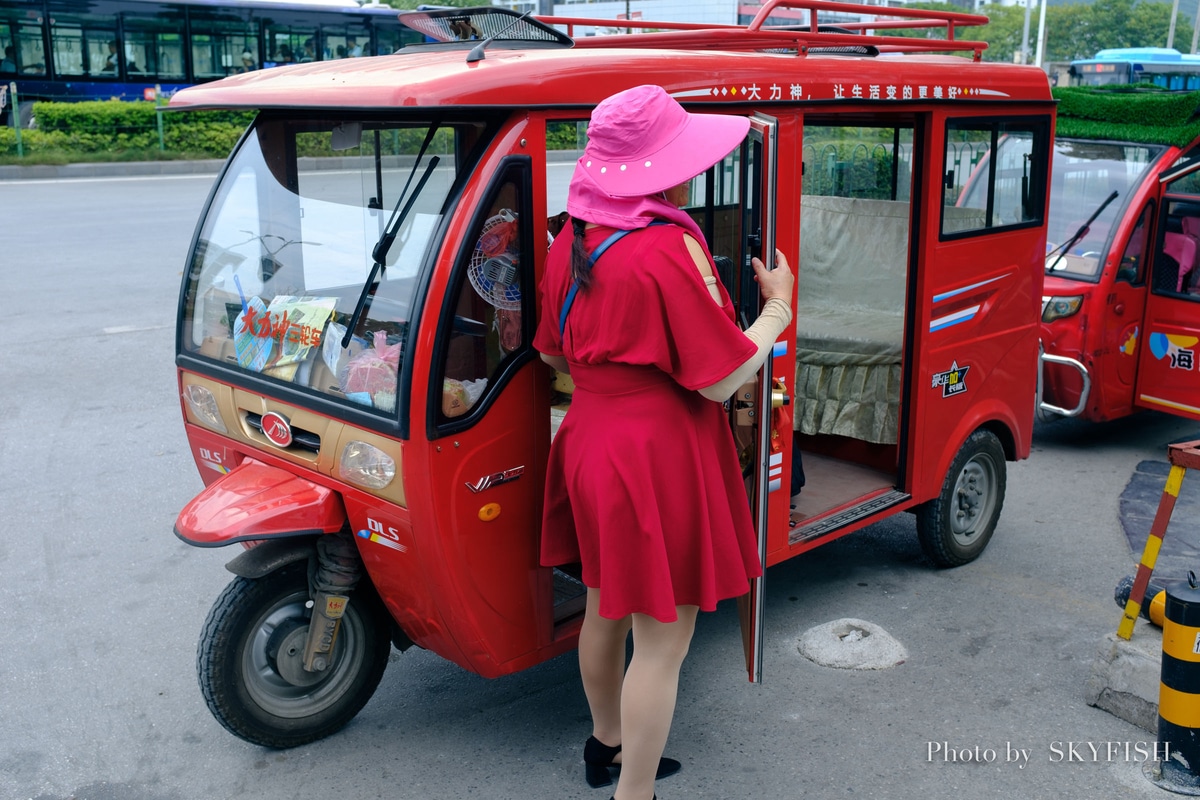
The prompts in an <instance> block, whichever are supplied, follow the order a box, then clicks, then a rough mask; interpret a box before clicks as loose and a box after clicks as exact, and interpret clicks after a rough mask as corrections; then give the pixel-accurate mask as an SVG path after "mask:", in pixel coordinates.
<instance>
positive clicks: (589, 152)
mask: <svg viewBox="0 0 1200 800" xmlns="http://www.w3.org/2000/svg"><path fill="white" fill-rule="evenodd" d="M749 130H750V120H749V119H747V118H746V117H742V116H729V115H724V114H691V113H688V112H687V111H684V109H683V106H681V105H679V103H677V102H676V101H675V100H674V99H673V98H672V97H671V96H670V95H668V94H667V93H666V92H665V91H664V90H663V88H662V87H661V86H636V87H634V88H632V89H626V90H625V91H623V92H618V93H617V94H614V95H613V96H612V97H609V98H607V99H605V100H603V101H601V102H600V104H599V105H597V106H596V108H595V110H594V111H592V121H591V123H590V124H589V125H588V143H587V147H585V148H584V151H583V157H582V158H580V159H579V163H578V165H577V166H576V170H582V171H584V172H586V173H587V175H588V177H590V178H591V179H592V180H593V181H594V182H595V183H596V185H597V186H598V187H599V188H600V189H601V190H603V191H604V192H607V193H608V194H610V195H612V196H614V197H642V196H646V195H653V194H658V193H659V192H663V191H666V190H667V189H670V188H671V187H672V186H678V185H679V184H681V183H683V182H684V181H686V180H688V179H689V178H694V177H695V176H697V175H699V174H700V173H701V172H703V171H704V170H706V169H708V168H709V167H711V166H712V165H713V164H715V163H717V162H718V161H720V160H721V159H722V158H724V157H725V156H727V155H728V154H729V153H730V151H732V150H733V148H734V147H736V146H737V145H738V143H739V142H740V141H741V140H742V139H744V138H745V136H746V132H747V131H749Z"/></svg>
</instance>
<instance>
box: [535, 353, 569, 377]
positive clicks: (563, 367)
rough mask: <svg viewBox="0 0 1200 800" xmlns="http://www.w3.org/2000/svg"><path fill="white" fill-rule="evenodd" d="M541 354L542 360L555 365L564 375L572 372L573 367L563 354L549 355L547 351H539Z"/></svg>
mask: <svg viewBox="0 0 1200 800" xmlns="http://www.w3.org/2000/svg"><path fill="white" fill-rule="evenodd" d="M539 355H540V356H541V357H542V361H545V362H546V363H547V364H549V365H550V366H551V367H554V369H556V370H558V371H559V372H561V373H563V374H564V375H570V374H571V368H570V366H568V365H567V359H566V358H564V357H563V356H551V355H547V354H546V353H539Z"/></svg>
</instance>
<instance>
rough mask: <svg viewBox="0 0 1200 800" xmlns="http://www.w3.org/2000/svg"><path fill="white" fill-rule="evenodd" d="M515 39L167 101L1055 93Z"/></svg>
mask: <svg viewBox="0 0 1200 800" xmlns="http://www.w3.org/2000/svg"><path fill="white" fill-rule="evenodd" d="M614 38H615V37H614ZM638 38H640V37H638ZM461 44H462V45H477V44H478V42H463V43H461ZM436 47H443V48H444V47H446V46H445V45H438V46H436ZM451 47H453V45H451ZM510 48H511V45H510V44H508V43H504V44H501V43H495V44H494V45H492V46H489V47H488V48H487V49H486V52H485V57H484V58H483V59H482V60H479V61H475V62H473V63H469V62H468V60H467V53H468V50H469V49H470V48H469V47H463V48H462V49H429V48H428V47H423V46H416V47H408V48H404V49H403V50H401V51H399V52H397V53H396V54H394V55H390V56H376V57H372V58H357V59H345V60H339V61H322V62H313V63H308V64H296V65H288V66H284V67H274V68H271V69H265V70H259V71H257V72H252V73H245V74H241V75H235V76H231V77H228V78H225V79H222V80H220V81H216V82H214V83H207V84H202V85H198V86H193V87H189V88H187V89H183V90H181V91H179V92H177V93H176V94H175V95H174V96H173V97H172V98H171V103H170V106H171V108H181V109H205V108H318V109H320V108H325V109H331V110H332V109H395V108H418V107H425V108H439V107H446V106H459V107H492V108H494V107H513V106H521V107H539V106H555V107H559V106H573V105H577V106H581V107H590V106H593V105H595V104H596V103H598V102H599V101H600V100H602V99H604V98H605V97H607V96H609V95H611V94H613V93H615V92H617V91H620V90H622V89H626V88H629V87H630V86H634V85H637V84H643V83H654V84H658V85H661V86H663V87H664V88H665V89H667V91H669V92H670V93H672V94H673V95H674V96H675V97H676V98H677V99H679V100H680V101H681V102H692V103H716V104H735V103H744V102H755V103H760V104H761V103H762V102H768V101H770V100H773V99H774V100H779V101H792V100H803V101H805V102H812V103H821V102H829V103H839V102H847V101H852V100H856V99H857V98H855V96H854V91H855V88H854V87H856V86H857V87H858V88H859V92H860V93H861V99H862V100H863V101H867V100H870V99H872V92H873V91H874V92H877V93H878V98H879V99H878V101H877V102H878V103H879V104H880V105H883V104H889V103H890V104H900V103H902V102H904V100H905V99H906V98H905V94H906V92H905V89H906V87H907V88H908V89H909V90H910V94H911V99H912V100H914V101H919V100H920V98H921V94H920V92H921V89H922V87H924V88H925V90H926V92H927V93H928V94H927V98H926V99H927V101H929V100H932V99H933V97H934V90H935V88H936V89H937V90H938V92H939V93H942V94H943V95H944V96H946V97H948V98H949V97H951V96H953V100H952V101H953V102H957V103H962V102H972V101H1020V102H1038V101H1049V100H1050V99H1051V97H1050V90H1049V86H1048V83H1047V81H1046V76H1045V73H1044V72H1042V71H1041V70H1040V69H1038V68H1037V67H1031V66H1016V65H1011V64H1002V63H992V62H976V61H973V60H972V59H971V58H965V57H961V56H953V55H941V54H920V55H890V54H883V55H878V56H859V55H842V54H837V55H834V54H814V53H810V54H808V55H804V56H801V55H797V54H796V53H790V54H787V53H770V52H761V51H740V52H728V51H720V50H691V51H684V50H680V49H646V48H641V47H639V48H633V47H630V48H623V47H574V48H533V49H510ZM901 62H902V65H901ZM872 87H874V88H872ZM952 89H953V91H951V90H952ZM839 92H840V93H841V95H842V96H841V97H839ZM889 92H890V93H891V97H889Z"/></svg>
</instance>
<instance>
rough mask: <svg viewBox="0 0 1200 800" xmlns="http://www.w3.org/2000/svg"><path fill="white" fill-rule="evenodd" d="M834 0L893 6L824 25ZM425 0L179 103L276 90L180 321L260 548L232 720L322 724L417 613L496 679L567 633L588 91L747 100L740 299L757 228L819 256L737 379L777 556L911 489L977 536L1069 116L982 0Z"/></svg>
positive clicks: (1000, 460) (328, 723)
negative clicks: (405, 38) (422, 7)
mask: <svg viewBox="0 0 1200 800" xmlns="http://www.w3.org/2000/svg"><path fill="white" fill-rule="evenodd" d="M826 10H838V11H846V10H852V11H855V12H858V13H862V14H869V15H882V16H880V17H879V18H877V19H871V18H866V19H867V20H868V21H866V22H861V23H858V22H852V23H845V24H844V25H841V26H839V27H838V28H835V29H830V28H826V27H825V26H824V25H820V24H818V16H819V14H818V12H824V11H826ZM402 18H403V21H404V23H405V24H407V25H409V26H411V27H413V28H415V29H416V30H417V31H419V32H420V33H421V34H422V35H423V36H424V37H425V38H426V40H427V43H426V44H423V45H418V46H411V47H406V48H404V49H403V50H400V51H399V52H397V53H396V54H394V55H391V56H381V57H376V58H363V59H347V60H343V61H337V62H328V63H312V64H302V65H295V66H289V67H282V68H277V69H270V70H263V71H259V72H255V73H252V74H247V75H241V76H236V77H232V78H228V79H225V80H222V81H219V82H217V83H212V84H207V85H204V86H197V87H193V88H189V89H186V90H184V91H181V92H179V93H178V94H176V95H175V96H174V97H173V98H172V100H171V108H179V109H207V108H244V109H257V110H258V115H257V118H256V119H255V121H254V123H253V124H252V125H251V126H250V127H249V129H248V130H247V131H246V133H245V135H244V137H243V138H242V140H241V141H240V142H239V144H238V145H237V147H236V149H235V150H234V152H233V154H232V155H231V156H230V158H229V160H228V162H227V164H226V165H225V167H224V169H223V171H222V172H221V175H220V177H219V179H218V180H217V182H216V184H215V186H214V189H213V191H212V194H211V196H210V198H209V199H208V201H207V203H206V205H205V207H204V210H203V215H202V218H201V219H200V222H199V225H198V227H197V230H196V235H195V240H194V243H193V245H192V248H191V251H190V254H189V256H188V262H187V266H186V270H185V274H184V279H183V285H182V292H181V296H180V303H179V324H178V329H177V332H176V360H177V365H178V374H179V389H180V394H181V399H182V410H183V416H184V422H185V429H186V432H187V437H188V441H189V443H190V446H191V449H192V452H193V454H194V456H195V460H196V464H197V466H198V467H199V470H200V475H201V477H202V478H203V480H204V483H205V484H206V487H205V489H204V490H203V491H202V492H201V493H200V494H199V495H198V496H197V497H196V498H195V499H194V500H192V501H191V502H190V503H188V504H187V506H186V507H185V508H184V509H183V511H182V512H181V514H180V515H179V519H178V522H177V524H176V528H175V530H176V533H177V535H178V536H179V537H180V538H182V539H183V540H184V541H186V542H188V543H189V544H192V545H196V546H199V547H222V546H225V545H229V544H234V543H240V544H242V545H243V546H244V549H243V550H242V552H240V553H239V554H238V555H237V556H236V557H235V558H234V559H233V560H232V561H230V562H229V564H228V565H227V566H228V568H229V570H230V571H232V572H233V573H234V575H235V576H236V577H235V578H234V580H233V581H232V582H231V583H230V584H229V586H228V588H227V589H226V590H225V592H224V593H223V594H222V595H221V597H220V598H219V599H218V600H217V601H216V603H215V605H214V606H213V608H212V611H211V613H210V615H209V617H208V620H207V622H206V624H205V627H204V631H203V633H202V636H201V642H200V646H199V660H198V666H199V673H200V683H201V687H202V689H203V693H204V697H205V699H206V700H207V702H208V706H209V708H210V709H211V710H212V712H213V714H214V715H215V716H216V718H217V719H218V720H219V721H220V722H221V723H222V724H223V725H224V726H225V727H226V728H228V729H229V730H230V731H232V732H233V733H235V734H236V735H238V736H240V737H242V738H244V739H246V740H249V741H251V742H256V743H259V744H262V745H266V746H271V747H288V746H293V745H297V744H300V743H303V742H308V741H312V740H314V739H317V738H320V737H322V736H325V735H328V734H329V733H331V732H333V731H334V730H336V729H338V728H339V727H340V726H342V725H344V724H345V723H346V722H348V721H349V720H350V719H351V718H352V717H353V716H354V715H355V714H356V713H357V712H358V710H359V709H360V708H362V706H363V705H364V704H365V703H366V702H367V700H368V699H369V698H370V696H371V694H372V692H373V691H374V689H375V687H376V685H377V684H378V682H379V680H380V677H381V675H382V673H383V671H384V667H385V665H386V664H387V662H388V658H389V653H390V650H391V648H392V647H393V646H395V647H397V648H399V649H401V650H403V649H406V648H408V647H410V646H414V645H415V646H419V647H422V648H426V649H428V650H431V651H433V652H435V653H438V654H439V655H441V656H443V657H445V658H447V659H449V660H451V661H454V662H455V663H457V664H459V665H461V666H462V667H464V668H465V669H468V670H471V671H473V672H475V673H478V674H480V675H484V676H488V677H492V676H499V675H504V674H508V673H512V672H515V671H517V670H521V669H525V668H527V667H530V666H532V665H535V664H538V663H540V662H543V661H545V660H547V659H549V658H553V657H554V656H557V655H559V654H562V653H564V652H567V651H569V650H570V649H572V648H573V647H574V646H575V644H576V640H577V637H578V632H579V627H580V623H581V617H582V609H583V600H584V594H585V587H584V586H583V584H582V583H581V582H580V580H579V574H580V572H579V569H578V565H573V564H562V565H557V566H553V567H548V566H541V565H540V564H539V563H538V557H537V554H538V540H539V534H540V530H539V528H540V521H541V510H542V492H543V487H544V479H545V469H546V462H547V453H548V451H549V447H550V442H551V439H552V437H553V435H554V432H555V430H556V427H557V423H558V421H559V420H560V419H561V418H562V414H563V413H565V412H566V409H568V408H569V405H570V400H571V395H572V385H571V382H570V378H569V376H566V375H559V374H555V373H554V372H552V371H551V370H550V369H549V368H548V367H546V365H544V364H543V363H542V362H541V361H540V359H539V358H538V357H537V353H535V352H534V350H533V349H532V347H531V344H530V342H531V340H532V333H533V330H534V326H535V322H536V319H537V317H538V314H539V312H540V309H539V308H538V303H537V291H536V287H537V285H538V281H539V278H540V275H541V272H542V269H543V266H544V261H545V256H546V250H547V247H548V244H549V242H550V241H551V240H552V239H553V237H554V236H555V235H556V234H557V233H558V231H559V230H560V229H561V226H562V225H563V224H564V222H565V213H564V209H565V207H566V187H567V184H568V181H569V179H570V176H571V172H572V169H573V167H574V162H575V160H576V158H578V155H579V152H580V150H581V148H582V145H583V143H584V142H585V141H586V136H587V120H588V116H589V113H590V110H591V109H592V107H593V106H594V105H595V104H596V103H598V102H599V101H600V100H602V99H604V98H605V97H607V96H609V95H611V94H613V93H615V92H617V91H620V90H623V89H627V88H630V87H631V86H633V85H636V84H640V83H655V84H659V85H661V86H663V87H665V88H666V89H667V91H668V92H669V93H670V94H671V95H672V96H674V97H675V98H677V99H678V100H679V101H680V102H682V103H683V104H684V105H685V106H687V107H688V108H690V109H693V110H702V111H705V112H707V113H722V114H738V115H743V116H746V117H748V118H749V119H750V120H751V123H752V124H751V129H750V133H749V134H748V136H747V138H746V139H745V141H744V142H743V143H742V144H741V145H740V147H739V148H738V149H737V150H735V151H734V152H733V153H731V154H730V156H729V157H727V158H726V159H725V160H723V161H722V162H720V163H719V164H717V165H716V166H715V167H713V168H712V169H710V170H709V171H707V172H706V173H705V174H703V175H701V176H699V177H698V178H696V179H695V183H694V184H693V187H692V192H691V197H692V198H693V204H694V205H693V207H691V208H689V209H688V211H689V212H690V213H691V214H693V216H694V218H695V219H696V221H697V223H698V224H699V225H700V227H701V229H702V230H704V232H705V235H706V238H707V240H708V242H709V243H710V245H711V249H712V251H713V253H714V254H716V255H717V256H718V258H717V268H718V272H719V274H720V276H721V279H722V280H723V281H724V282H725V285H726V286H727V288H728V289H729V291H730V293H731V295H732V297H733V298H734V301H735V303H736V304H737V307H738V309H739V314H740V316H741V318H742V319H743V320H744V321H745V322H746V323H749V322H750V321H752V320H753V318H754V317H755V315H756V314H757V312H758V292H757V289H756V286H755V283H754V281H753V273H752V271H751V270H750V268H749V262H750V259H751V257H752V256H759V257H762V258H764V259H766V260H767V261H768V263H769V261H770V256H771V255H772V254H773V253H774V252H775V248H776V247H778V248H780V249H781V250H782V251H783V252H785V253H788V254H789V256H790V257H791V260H792V263H793V264H794V265H795V266H794V269H795V270H796V271H797V274H798V282H797V285H798V293H797V296H796V298H795V299H794V305H795V312H796V313H795V322H794V323H793V325H792V327H790V328H789V329H788V330H787V331H786V332H785V334H784V335H783V336H781V337H780V340H779V341H778V342H777V343H776V345H775V349H774V353H773V356H772V357H771V358H769V359H768V361H767V363H766V365H764V367H763V370H762V372H761V373H760V374H759V375H758V377H757V379H756V380H755V381H753V382H752V383H750V384H748V385H747V386H746V387H744V388H743V390H741V391H739V392H738V393H737V394H736V395H735V396H734V397H733V398H732V399H731V400H730V401H729V402H728V407H729V418H730V425H731V427H732V428H733V431H734V435H735V437H736V440H737V442H738V443H739V448H740V450H741V453H742V459H743V467H744V470H745V474H746V480H747V485H748V487H749V492H748V494H749V496H750V498H751V502H752V504H753V512H754V518H755V521H756V525H757V529H758V536H759V542H760V548H761V554H762V558H763V563H764V564H765V565H767V566H770V565H772V564H776V563H779V562H781V561H784V560H786V559H789V558H792V557H794V556H797V555H799V554H801V553H803V552H805V551H807V550H809V549H812V548H814V547H817V546H819V545H820V544H822V543H824V542H828V541H830V540H832V539H835V538H837V537H839V536H843V535H845V534H847V533H850V532H852V531H854V530H857V529H859V528H862V527H863V526H865V525H868V524H870V523H872V522H875V521H878V520H880V519H883V518H885V517H887V516H890V515H893V514H896V513H898V512H902V511H909V512H912V513H914V514H915V516H916V523H917V524H916V531H917V536H918V538H919V539H920V542H921V544H922V546H923V548H924V550H925V552H926V553H927V554H928V556H929V558H930V559H931V560H932V561H933V562H934V563H935V564H937V565H939V566H955V565H960V564H965V563H967V562H969V561H971V560H973V559H974V558H976V557H977V556H979V555H980V553H982V552H983V550H984V548H985V547H986V545H987V543H988V540H989V538H990V537H991V536H992V533H993V531H994V530H995V528H996V524H997V519H998V518H999V515H1000V511H1001V507H1002V505H1003V501H1004V493H1005V474H1006V473H1005V467H1006V462H1007V461H1011V460H1015V459H1020V458H1025V457H1027V456H1028V454H1029V449H1030V437H1031V430H1032V426H1033V419H1034V397H1035V389H1036V379H1037V374H1036V365H1037V349H1038V327H1037V326H1038V315H1039V314H1040V302H1041V293H1042V266H1043V263H1044V255H1045V239H1046V231H1045V220H1046V207H1047V189H1048V180H1047V179H1048V174H1049V161H1050V145H1051V140H1052V135H1053V126H1054V104H1053V102H1052V100H1051V98H1050V94H1049V89H1048V87H1047V85H1046V80H1045V76H1044V75H1043V74H1042V72H1041V71H1040V70H1037V69H1035V68H1028V67H1021V66H1014V65H1006V64H991V63H985V62H983V61H981V59H980V53H981V52H982V50H983V49H984V48H985V47H986V45H985V44H983V43H981V42H974V41H963V40H960V39H958V38H956V34H957V33H958V32H959V31H960V29H961V28H963V27H964V26H970V25H979V24H983V23H984V22H985V21H986V19H985V18H983V17H980V16H976V15H971V14H962V13H957V12H950V11H925V10H910V9H903V8H895V9H893V8H888V9H883V8H880V7H876V6H871V7H856V6H851V5H847V4H845V3H831V2H825V0H769V2H768V3H767V4H766V5H765V6H763V8H762V9H761V11H760V12H759V13H758V15H757V16H756V17H755V18H754V19H753V20H751V21H749V22H748V24H744V25H739V26H717V27H712V26H703V25H688V24H682V23H641V22H629V23H627V26H628V27H629V29H630V31H631V33H629V32H627V35H604V34H603V33H602V34H601V35H595V36H593V35H588V34H589V33H590V30H589V26H594V25H595V21H594V20H584V19H565V18H553V17H546V18H540V17H533V16H529V15H525V16H518V15H516V14H514V13H512V12H509V11H507V10H505V9H501V8H495V7H489V8H484V9H466V10H462V9H446V10H433V11H424V12H412V13H407V14H404V15H402ZM605 24H609V25H610V24H611V23H605ZM906 26H907V27H913V28H918V29H921V30H926V29H929V28H940V29H941V30H942V31H943V32H944V38H928V39H927V38H909V37H901V36H896V35H892V34H891V32H890V31H891V29H892V28H897V27H906ZM643 29H653V30H652V31H647V32H641V31H642V30H643ZM1000 141H1004V142H1006V143H1007V144H1006V147H1005V149H1004V150H1003V153H1002V154H1001V156H998V157H996V158H994V159H991V160H989V161H988V162H987V163H988V168H987V170H986V171H985V172H986V174H985V175H984V176H983V177H982V178H980V177H979V175H978V169H977V167H978V165H979V164H980V163H982V162H981V161H980V159H981V158H986V157H987V154H988V153H992V152H996V150H997V144H998V142H1000ZM972 175H974V176H975V177H974V179H973V180H974V181H975V183H976V186H977V189H978V186H979V185H980V181H981V180H982V184H981V185H982V190H981V191H982V193H981V194H980V195H979V197H980V200H979V202H978V203H977V204H975V205H963V204H961V203H959V202H958V199H959V197H960V195H961V194H962V190H963V187H964V186H965V185H966V181H967V180H968V177H969V176H972ZM800 453H803V456H802V459H801V457H800V455H799V454H800ZM801 461H802V463H803V472H804V474H805V475H806V477H807V482H806V483H805V484H804V485H803V487H800V486H799V481H798V480H794V479H795V478H798V476H799V469H798V467H799V465H800V463H801ZM761 600H762V584H761V581H760V582H756V584H755V585H754V586H753V587H752V590H751V593H750V594H749V595H748V596H747V597H746V598H744V599H743V600H742V601H741V606H742V611H743V614H742V618H743V621H744V634H745V636H744V639H745V645H746V652H747V667H748V669H749V674H750V677H751V679H757V677H758V675H759V674H760V670H761V652H762V649H761V643H762V640H761V629H762V602H761Z"/></svg>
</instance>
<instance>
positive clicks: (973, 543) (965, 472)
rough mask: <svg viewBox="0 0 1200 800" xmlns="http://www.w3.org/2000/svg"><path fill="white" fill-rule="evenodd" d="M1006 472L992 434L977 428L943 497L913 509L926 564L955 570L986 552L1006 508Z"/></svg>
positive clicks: (952, 467)
mask: <svg viewBox="0 0 1200 800" xmlns="http://www.w3.org/2000/svg"><path fill="white" fill-rule="evenodd" d="M1005 470H1006V467H1005V458H1004V448H1003V447H1001V445H1000V440H999V439H997V438H996V435H995V434H994V433H992V432H991V431H988V430H983V429H982V428H981V429H979V430H977V431H975V432H974V433H972V434H971V435H970V436H969V437H968V438H967V440H966V441H965V442H963V445H962V447H960V448H959V450H958V453H956V454H955V456H954V461H953V462H952V463H951V464H950V471H949V472H948V473H947V474H946V479H945V481H944V482H943V483H942V491H941V493H939V494H938V496H937V497H936V498H935V499H933V500H930V501H929V502H927V503H924V504H922V505H921V507H920V508H919V509H918V510H917V538H918V539H919V540H920V542H921V550H923V551H924V553H925V555H926V557H928V558H929V560H930V561H932V562H933V563H934V564H936V565H937V566H939V567H958V566H962V565H963V564H967V563H969V562H971V561H974V560H975V559H976V558H978V557H979V554H980V553H982V552H983V551H984V548H986V547H987V545H988V542H989V541H990V540H991V538H992V533H993V532H994V531H995V530H996V522H997V521H998V520H999V519H1000V509H1001V508H1002V507H1003V506H1004V489H1005V485H1006V481H1007V474H1006V471H1005Z"/></svg>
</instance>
